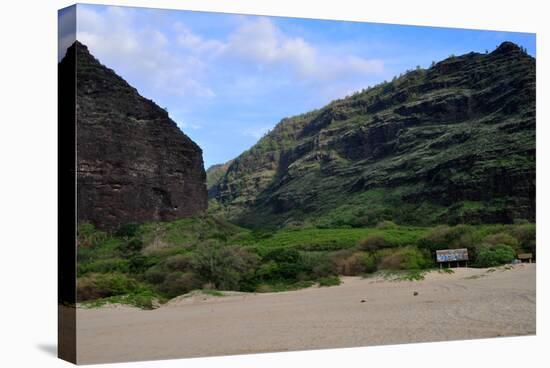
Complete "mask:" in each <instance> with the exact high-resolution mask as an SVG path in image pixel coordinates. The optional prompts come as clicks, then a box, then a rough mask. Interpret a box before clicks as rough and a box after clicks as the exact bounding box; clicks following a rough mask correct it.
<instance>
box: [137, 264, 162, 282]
mask: <svg viewBox="0 0 550 368" xmlns="http://www.w3.org/2000/svg"><path fill="white" fill-rule="evenodd" d="M166 275H167V272H166V271H164V270H163V269H161V268H160V267H159V266H153V267H151V268H149V269H148V270H147V271H145V273H144V274H143V277H144V278H145V280H146V281H147V282H149V283H151V284H153V285H158V284H161V283H162V282H164V280H165V279H166Z"/></svg>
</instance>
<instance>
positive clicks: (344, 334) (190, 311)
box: [77, 264, 536, 363]
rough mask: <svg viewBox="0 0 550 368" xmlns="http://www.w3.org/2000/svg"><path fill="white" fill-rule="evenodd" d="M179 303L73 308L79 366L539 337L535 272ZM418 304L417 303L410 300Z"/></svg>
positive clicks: (375, 282)
mask: <svg viewBox="0 0 550 368" xmlns="http://www.w3.org/2000/svg"><path fill="white" fill-rule="evenodd" d="M343 280H344V283H343V284H342V285H340V286H336V287H329V288H317V287H313V288H309V289H304V290H299V291H291V292H284V293H269V294H246V293H245V294H242V293H234V294H231V295H228V296H224V297H201V296H199V295H196V296H193V297H192V298H178V299H176V300H173V301H171V302H170V303H168V304H166V305H164V306H162V307H161V308H159V309H156V310H153V311H143V310H138V309H135V308H129V307H119V308H99V309H79V310H78V312H77V326H78V334H77V344H78V345H77V346H78V352H77V356H78V362H79V363H103V362H119V361H133V360H147V359H162V358H178V357H192V356H212V355H226V354H243V353H256V352H267V351H288V350H305V349H320V348H337V347H354V346H369V345H380V344H398V343H409V342H423V341H444V340H455V339H472V338H484V337H496V336H515V335H531V334H534V333H535V328H536V323H535V320H536V319H535V295H536V294H535V265H534V264H523V265H516V266H514V267H513V268H512V269H504V268H498V269H496V270H495V271H489V270H486V269H472V268H461V269H456V270H455V273H453V274H442V273H438V272H432V273H430V274H428V275H427V277H426V279H425V280H423V281H400V282H390V281H385V280H382V279H361V278H351V277H349V278H344V279H343ZM415 291H416V292H417V293H418V295H416V296H415V295H413V294H414V292H415Z"/></svg>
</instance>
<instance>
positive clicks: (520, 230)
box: [511, 224, 537, 255]
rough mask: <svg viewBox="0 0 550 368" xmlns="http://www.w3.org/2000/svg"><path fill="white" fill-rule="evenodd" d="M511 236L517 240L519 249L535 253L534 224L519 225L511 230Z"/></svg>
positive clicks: (535, 234)
mask: <svg viewBox="0 0 550 368" xmlns="http://www.w3.org/2000/svg"><path fill="white" fill-rule="evenodd" d="M511 232H512V235H513V236H514V238H516V239H517V241H518V243H519V245H520V247H521V248H522V249H524V250H526V251H528V252H531V253H533V255H534V254H535V252H536V238H537V233H536V226H535V224H521V225H517V226H514V227H513V228H512V231H511Z"/></svg>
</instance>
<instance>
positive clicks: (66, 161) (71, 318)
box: [57, 5, 77, 364]
mask: <svg viewBox="0 0 550 368" xmlns="http://www.w3.org/2000/svg"><path fill="white" fill-rule="evenodd" d="M69 8H74V19H71V23H73V24H72V25H71V27H74V35H75V40H74V41H76V5H72V6H69V7H66V8H63V9H60V10H59V11H58V15H59V14H60V13H61V12H62V11H66V10H67V9H69ZM60 26H61V25H60V24H59V18H58V27H60ZM58 37H59V36H58ZM74 41H73V42H74ZM58 43H59V47H61V46H62V45H61V39H58ZM68 52H69V51H67V55H66V57H65V58H66V62H68V63H70V64H69V65H70V66H71V68H70V70H71V71H70V72H69V73H67V72H63V73H62V72H61V68H59V64H58V73H57V82H58V87H57V88H58V90H57V93H58V95H57V96H58V101H57V108H58V122H57V139H58V142H57V165H58V167H57V180H58V183H57V195H58V197H57V220H58V222H57V241H58V244H57V267H58V270H57V272H58V273H57V292H58V295H57V300H58V323H57V327H58V330H57V344H58V349H57V355H58V357H59V358H60V359H63V360H66V361H68V362H71V363H74V364H76V362H77V359H76V355H77V354H76V214H77V211H76V49H75V48H73V49H72V55H69V54H68Z"/></svg>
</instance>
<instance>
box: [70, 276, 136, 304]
mask: <svg viewBox="0 0 550 368" xmlns="http://www.w3.org/2000/svg"><path fill="white" fill-rule="evenodd" d="M76 288H77V291H76V295H77V300H78V301H85V300H90V299H98V298H106V297H110V296H114V295H123V294H129V293H133V292H136V291H138V289H139V285H138V283H137V281H136V280H134V279H132V278H130V277H128V276H126V275H124V274H120V273H105V274H98V273H94V274H89V275H86V276H84V277H81V278H78V280H77V283H76Z"/></svg>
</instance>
